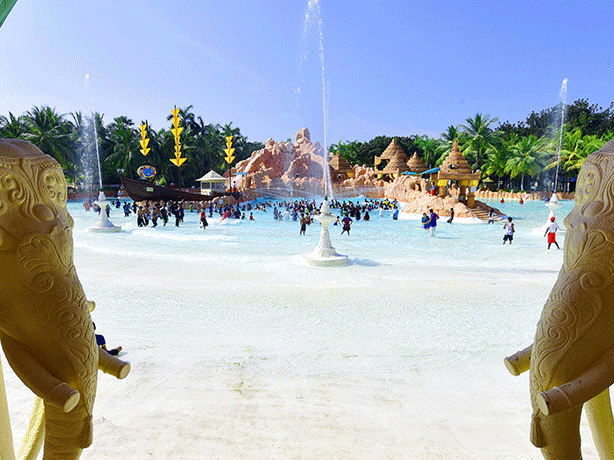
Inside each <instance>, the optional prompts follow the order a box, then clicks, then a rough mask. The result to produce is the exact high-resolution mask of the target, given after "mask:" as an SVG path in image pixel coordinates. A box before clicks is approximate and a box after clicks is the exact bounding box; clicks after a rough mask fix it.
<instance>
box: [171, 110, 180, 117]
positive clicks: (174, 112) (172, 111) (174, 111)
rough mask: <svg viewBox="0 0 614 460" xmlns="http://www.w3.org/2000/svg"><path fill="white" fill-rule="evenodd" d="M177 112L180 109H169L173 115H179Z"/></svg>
mask: <svg viewBox="0 0 614 460" xmlns="http://www.w3.org/2000/svg"><path fill="white" fill-rule="evenodd" d="M179 112H181V109H173V110H171V113H172V114H173V117H175V118H177V117H178V116H179Z"/></svg>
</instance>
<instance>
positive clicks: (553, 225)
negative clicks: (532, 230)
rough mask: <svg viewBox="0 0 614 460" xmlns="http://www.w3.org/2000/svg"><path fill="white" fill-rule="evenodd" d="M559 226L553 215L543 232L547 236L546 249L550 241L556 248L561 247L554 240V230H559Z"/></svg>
mask: <svg viewBox="0 0 614 460" xmlns="http://www.w3.org/2000/svg"><path fill="white" fill-rule="evenodd" d="M560 229H561V227H559V224H557V223H556V222H555V221H554V216H553V217H551V218H550V223H549V224H548V227H547V228H546V233H544V236H546V235H547V236H548V249H550V246H551V245H552V243H554V244H555V245H556V248H557V249H561V248H560V247H559V243H557V242H556V231H557V230H560Z"/></svg>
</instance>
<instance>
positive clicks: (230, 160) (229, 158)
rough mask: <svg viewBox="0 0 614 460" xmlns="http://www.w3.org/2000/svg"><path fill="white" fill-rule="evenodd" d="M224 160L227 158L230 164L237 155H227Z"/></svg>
mask: <svg viewBox="0 0 614 460" xmlns="http://www.w3.org/2000/svg"><path fill="white" fill-rule="evenodd" d="M224 160H226V161H227V162H228V164H230V163H232V162H233V161H235V157H231V156H227V157H226V158H224Z"/></svg>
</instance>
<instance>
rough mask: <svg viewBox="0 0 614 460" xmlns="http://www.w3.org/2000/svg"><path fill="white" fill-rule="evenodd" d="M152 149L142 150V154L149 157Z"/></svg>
mask: <svg viewBox="0 0 614 460" xmlns="http://www.w3.org/2000/svg"><path fill="white" fill-rule="evenodd" d="M150 150H151V149H141V153H142V154H143V155H145V156H147V154H148V153H149V151H150Z"/></svg>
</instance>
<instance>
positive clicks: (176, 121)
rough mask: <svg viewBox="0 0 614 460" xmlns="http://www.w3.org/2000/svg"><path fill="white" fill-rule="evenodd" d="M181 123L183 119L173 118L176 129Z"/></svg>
mask: <svg viewBox="0 0 614 460" xmlns="http://www.w3.org/2000/svg"><path fill="white" fill-rule="evenodd" d="M180 121H181V119H179V118H173V126H174V127H175V128H177V127H179V122H180Z"/></svg>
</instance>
